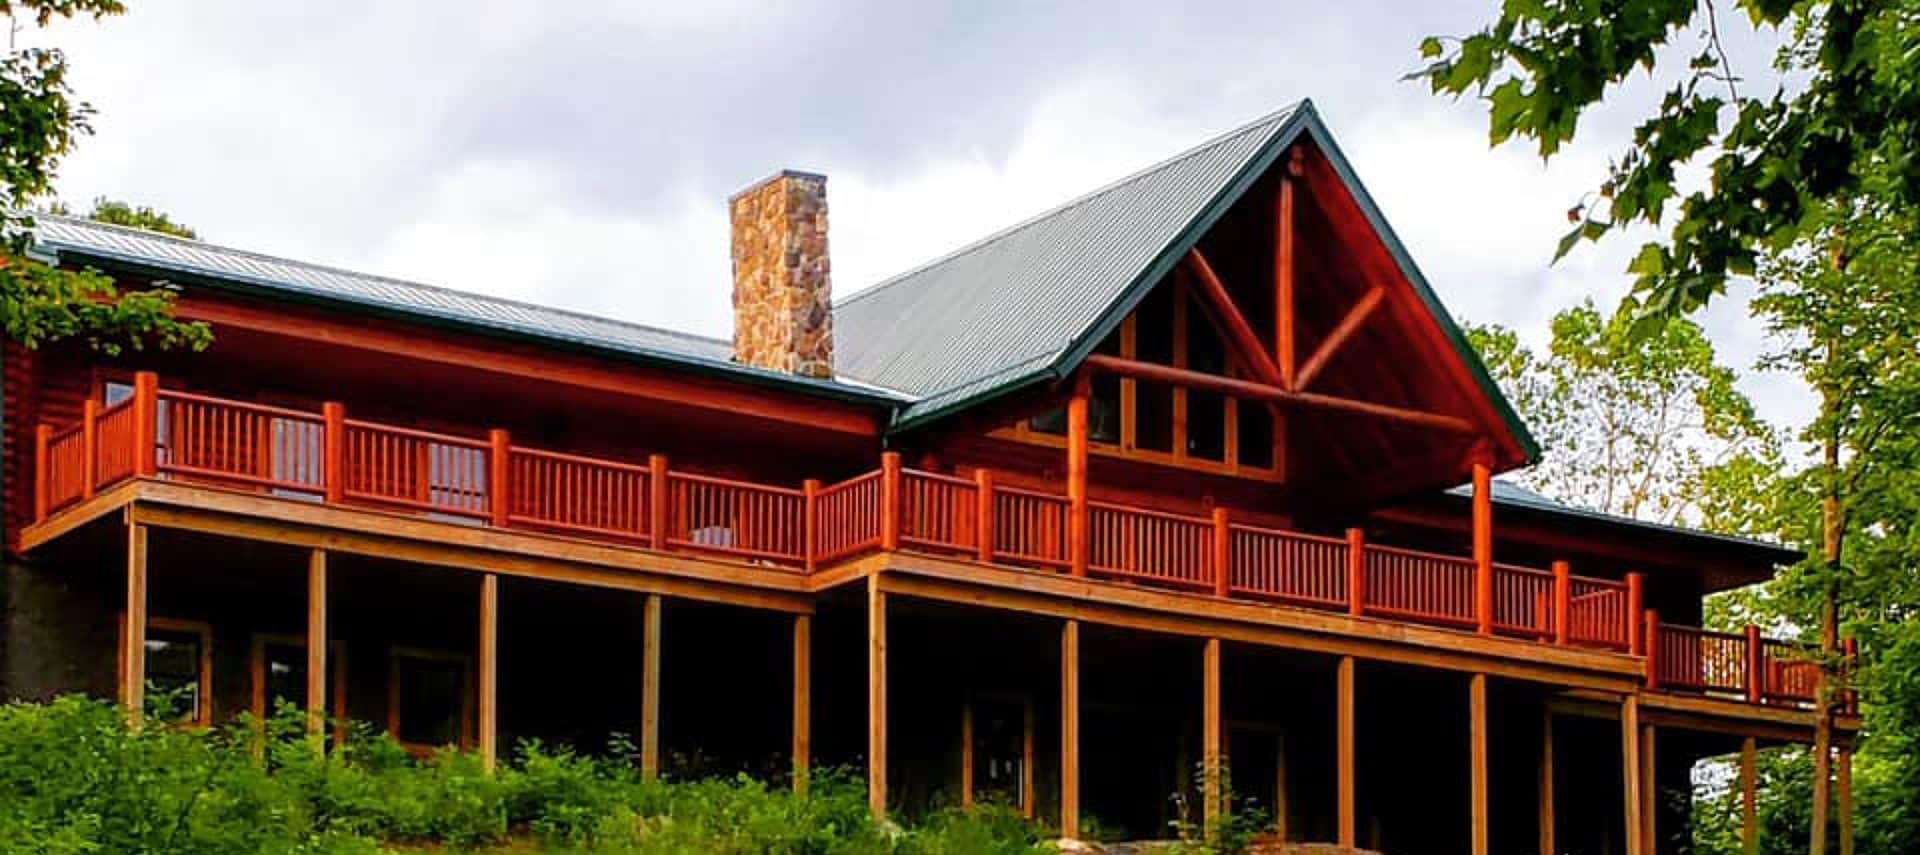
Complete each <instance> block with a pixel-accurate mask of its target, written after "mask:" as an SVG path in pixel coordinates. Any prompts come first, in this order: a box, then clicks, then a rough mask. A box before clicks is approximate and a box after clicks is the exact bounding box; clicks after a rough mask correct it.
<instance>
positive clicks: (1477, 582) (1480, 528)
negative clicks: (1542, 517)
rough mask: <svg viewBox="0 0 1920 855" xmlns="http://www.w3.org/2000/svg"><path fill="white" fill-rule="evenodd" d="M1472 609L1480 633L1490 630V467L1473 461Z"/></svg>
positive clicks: (1491, 629) (1491, 601)
mask: <svg viewBox="0 0 1920 855" xmlns="http://www.w3.org/2000/svg"><path fill="white" fill-rule="evenodd" d="M1473 612H1474V617H1475V619H1476V621H1477V629H1478V630H1479V632H1480V634H1481V635H1492V634H1493V470H1492V469H1490V468H1488V467H1487V464H1486V463H1485V462H1483V461H1482V460H1480V459H1476V460H1475V461H1474V463H1473Z"/></svg>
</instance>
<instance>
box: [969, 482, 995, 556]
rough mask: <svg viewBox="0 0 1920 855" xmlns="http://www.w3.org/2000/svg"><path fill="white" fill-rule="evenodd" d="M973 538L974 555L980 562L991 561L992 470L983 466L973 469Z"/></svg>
mask: <svg viewBox="0 0 1920 855" xmlns="http://www.w3.org/2000/svg"><path fill="white" fill-rule="evenodd" d="M973 491H974V492H973V497H974V505H973V540H974V547H975V550H974V551H975V556H976V557H977V558H979V559H980V563H982V564H992V563H993V538H994V536H995V532H994V530H993V470H991V469H988V468H986V467H984V466H982V467H980V468H979V469H975V470H973Z"/></svg>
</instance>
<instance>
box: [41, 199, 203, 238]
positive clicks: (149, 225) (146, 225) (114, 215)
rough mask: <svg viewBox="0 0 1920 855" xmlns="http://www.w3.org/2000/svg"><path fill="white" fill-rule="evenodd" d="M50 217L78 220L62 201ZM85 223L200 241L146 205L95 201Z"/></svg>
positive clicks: (51, 208) (195, 234)
mask: <svg viewBox="0 0 1920 855" xmlns="http://www.w3.org/2000/svg"><path fill="white" fill-rule="evenodd" d="M47 213H49V214H58V215H60V216H62V217H73V216H79V215H78V214H75V213H74V211H73V209H72V208H71V207H68V205H67V203H65V202H59V201H56V202H54V203H53V204H51V205H48V206H47ZM86 219H89V220H92V221H94V222H96V223H108V224H111V225H116V226H126V227H127V228H130V229H145V230H147V231H150V232H159V233H160V234H163V235H173V236H174V237H178V238H186V239H188V240H198V239H199V238H200V234H199V233H198V232H196V231H194V230H193V229H192V228H191V227H189V226H187V225H185V224H183V223H176V222H174V221H173V218H172V217H169V216H167V215H166V213H165V212H162V211H157V210H155V209H153V208H150V207H147V206H146V205H139V206H135V205H133V204H131V203H128V202H122V201H120V200H118V199H109V198H107V197H105V196H98V197H95V198H94V200H93V209H92V210H89V211H87V213H86Z"/></svg>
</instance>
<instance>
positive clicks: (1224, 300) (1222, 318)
mask: <svg viewBox="0 0 1920 855" xmlns="http://www.w3.org/2000/svg"><path fill="white" fill-rule="evenodd" d="M1186 265H1187V270H1188V271H1189V272H1190V273H1192V274H1193V280H1194V282H1195V283H1197V286H1198V287H1196V288H1194V293H1195V294H1196V295H1197V296H1198V297H1199V299H1200V305H1201V307H1202V308H1204V309H1205V310H1206V312H1207V314H1208V316H1209V317H1211V318H1212V319H1213V325H1214V326H1215V327H1217V328H1218V329H1219V330H1220V335H1221V337H1222V338H1224V339H1226V342H1227V345H1228V350H1229V351H1230V352H1231V353H1232V355H1233V356H1234V358H1235V359H1237V360H1239V362H1240V363H1241V364H1242V365H1243V366H1245V367H1246V369H1247V371H1248V373H1250V374H1252V375H1253V376H1255V377H1258V378H1260V380H1261V382H1263V383H1266V384H1267V385H1269V386H1279V387H1282V388H1288V389H1290V388H1293V382H1292V381H1291V380H1290V379H1287V373H1288V372H1290V371H1291V370H1292V367H1291V365H1290V364H1289V365H1288V367H1287V368H1278V367H1276V366H1275V365H1274V361H1273V360H1271V359H1268V358H1267V350H1266V347H1265V346H1263V345H1261V344H1260V337H1259V336H1258V335H1256V334H1255V333H1254V331H1253V326H1252V325H1251V324H1249V323H1247V317H1246V316H1245V315H1243V314H1241V313H1240V309H1239V307H1237V306H1235V305H1234V304H1233V296H1232V295H1230V294H1228V293H1227V288H1226V286H1225V285H1223V284H1221V283H1220V277H1219V276H1218V275H1216V274H1215V273H1214V272H1213V265H1211V264H1208V263H1207V257H1206V255H1204V254H1202V253H1201V252H1200V248H1199V247H1194V248H1193V249H1190V250H1187V258H1186ZM1281 360H1282V361H1283V362H1286V363H1291V361H1292V358H1291V356H1290V355H1288V354H1286V353H1284V352H1283V353H1282V354H1281Z"/></svg>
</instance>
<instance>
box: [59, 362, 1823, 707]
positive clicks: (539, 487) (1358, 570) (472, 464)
mask: <svg viewBox="0 0 1920 855" xmlns="http://www.w3.org/2000/svg"><path fill="white" fill-rule="evenodd" d="M134 385H135V392H134V396H133V397H132V398H130V399H128V400H125V401H122V402H120V403H117V404H114V405H113V406H110V407H102V406H100V404H99V403H98V402H97V401H92V400H89V401H86V402H84V406H83V408H82V414H81V420H80V422H79V423H77V424H72V425H68V426H63V427H60V428H58V429H55V428H53V427H51V426H49V425H46V424H41V425H38V426H36V428H35V433H34V464H35V465H34V514H35V519H36V521H39V520H45V519H46V518H47V517H48V515H49V514H51V513H53V512H55V511H59V510H63V509H65V508H67V507H70V506H72V505H74V504H76V503H79V502H81V501H83V500H84V499H86V498H87V497H89V496H92V495H93V494H94V493H95V492H97V491H98V490H101V489H105V488H107V487H110V486H112V485H114V484H116V483H118V482H121V481H124V480H127V479H129V478H135V477H155V478H167V479H180V480H192V481H204V482H210V483H216V484H222V485H225V486H229V487H233V488H236V489H241V490H250V491H259V492H269V493H272V494H275V495H292V496H300V497H306V498H310V499H317V500H319V501H323V502H327V503H345V504H351V505H360V506H373V507H378V508H382V509H387V510H399V511H410V512H419V513H427V514H433V515H439V516H444V517H448V518H453V519H459V520H463V521H467V522H469V523H471V524H475V525H483V526H495V527H505V528H511V529H524V530H529V531H535V532H543V533H549V534H559V535H567V536H574V537H582V538H589V539H599V540H608V541H613V542H617V543H621V544H624V545H630V546H644V547H650V548H654V549H660V550H687V551H695V552H702V553H710V554H718V555H724V556H730V557H733V558H736V559H741V560H745V561H748V562H750V563H754V564H759V565H763V566H767V565H770V566H772V567H776V568H781V569H784V570H787V571H793V572H812V571H813V570H815V569H816V568H817V567H819V566H822V565H825V564H828V563H830V562H838V561H844V560H848V559H852V558H857V557H859V556H862V555H865V554H868V553H871V552H875V551H881V550H883V549H888V548H897V549H911V550H917V551H922V552H936V553H945V554H949V555H953V556H959V557H965V558H970V559H972V560H977V561H980V562H985V563H994V564H1002V565H1011V566H1023V567H1028V568H1032V569H1035V570H1039V571H1043V572H1067V571H1068V570H1069V569H1070V568H1072V566H1073V561H1074V557H1073V556H1074V549H1075V547H1074V544H1073V534H1072V531H1073V526H1074V525H1075V523H1074V522H1073V520H1074V512H1073V508H1072V505H1073V500H1071V499H1069V497H1068V496H1066V495H1063V494H1060V493H1053V492H1047V491H1044V490H1037V489H1033V488H1030V487H1023V486H1013V485H1001V484H997V483H996V482H995V480H994V478H993V473H991V472H988V471H984V470H983V471H980V472H978V473H976V474H975V475H973V477H962V476H958V475H953V474H947V473H940V472H930V471H924V470H919V469H910V468H906V467H904V466H902V465H901V464H900V463H899V457H898V455H895V454H892V453H889V454H888V455H885V456H884V457H885V459H884V460H883V465H882V467H881V468H880V469H879V470H876V471H869V472H865V473H861V474H858V475H855V476H853V477H850V478H847V479H845V480H843V481H840V482H838V483H833V484H821V483H819V482H817V481H807V482H806V483H805V484H804V485H803V486H802V487H799V488H795V487H789V486H777V485H769V484H760V483H755V482H750V481H741V480H735V479H730V478H723V477H719V476H715V475H709V474H702V473H696V472H690V471H685V470H682V469H678V468H672V467H670V466H669V465H668V461H667V459H666V458H665V457H663V456H659V455H655V456H653V457H650V458H648V459H647V460H646V461H645V462H644V463H642V462H636V461H621V460H613V459H606V458H599V457H592V456H586V455H580V454H571V453H567V452H561V451H554V450H547V449H540V448H534V447H528V446H522V445H516V444H514V443H513V442H512V441H511V437H509V436H508V435H507V433H506V432H505V431H502V430H494V431H490V432H489V433H488V434H487V435H486V438H484V439H482V438H476V437H474V436H460V435H453V434H445V433H437V432H433V431H427V430H421V429H418V428H411V427H404V426H400V425H389V424H383V423H379V422H374V421H366V420H360V419H349V418H347V417H346V410H345V407H344V406H342V405H340V404H337V403H329V404H328V405H326V407H324V408H322V410H321V411H320V412H317V413H316V412H311V411H306V410H299V409H293V408H288V407H280V406H272V405H265V404H255V403H249V402H243V401H234V400H228V399H223V398H217V397H213V396H209V395H203V394H197V393H191V392H183V391H179V390H172V389H168V390H162V389H160V388H159V386H158V380H157V378H155V377H154V376H153V375H151V374H147V373H144V372H143V373H142V374H140V375H137V376H136V381H135V384H134ZM1083 507H1084V508H1085V509H1086V511H1087V519H1086V523H1087V532H1086V533H1087V541H1086V547H1087V552H1086V554H1085V556H1086V564H1087V569H1088V572H1090V573H1091V574H1092V575H1095V576H1100V577H1104V578H1107V579H1113V580H1118V581H1122V582H1125V583H1129V584H1138V585H1144V586H1154V587H1162V588H1168V589H1173V590H1184V591H1191V592H1198V593H1211V594H1213V595H1215V596H1220V597H1228V598H1236V599H1247V600H1255V601H1263V602H1271V603H1279V604H1285V605H1290V606H1297V607H1305V608H1314V609H1321V610H1328V611H1343V612H1346V613H1348V614H1351V615H1355V616H1365V617H1375V618H1388V619H1394V620H1401V621H1407V622H1412V623H1420V624H1427V625H1433V626H1440V627H1449V628H1455V629H1463V630H1467V629H1474V628H1475V627H1476V626H1480V627H1484V626H1485V625H1486V624H1484V623H1482V622H1481V620H1482V618H1483V617H1485V616H1486V615H1485V613H1484V612H1483V611H1481V609H1482V608H1484V606H1483V605H1482V604H1481V603H1478V602H1476V587H1477V585H1478V584H1479V582H1480V581H1481V580H1482V579H1484V577H1479V578H1476V576H1477V574H1478V572H1479V568H1478V566H1477V565H1476V563H1475V561H1474V560H1473V559H1471V558H1467V557H1464V556H1457V555H1443V554H1438V553H1432V552H1424V551H1420V550H1414V549H1408V548H1405V547H1399V546H1389V545H1383V544H1376V543H1369V542H1367V539H1366V537H1365V533H1364V532H1363V531H1361V530H1358V529H1354V530H1350V531H1348V533H1347V536H1346V538H1344V539H1343V538H1338V537H1328V536H1325V535H1319V534H1311V533H1305V532H1298V531H1290V530H1287V529H1280V528H1269V527H1264V526H1259V525H1254V524H1249V523H1247V522H1244V521H1241V520H1236V519H1233V518H1232V514H1231V513H1230V512H1229V511H1228V510H1226V509H1215V510H1214V512H1213V514H1212V516H1211V517H1206V516H1198V515H1193V514H1183V513H1176V512H1171V511H1166V510H1161V509H1156V508H1143V507H1134V506H1130V505H1126V504H1122V503H1118V502H1111V501H1093V500H1089V501H1086V502H1085V503H1084V505H1083ZM1491 581H1492V586H1493V591H1492V593H1493V602H1492V606H1491V607H1492V614H1491V616H1490V617H1491V621H1490V623H1491V626H1492V631H1493V632H1495V633H1497V634H1500V635H1504V636H1509V637H1515V638H1522V639H1528V640H1533V641H1537V642H1542V643H1554V644H1561V645H1569V646H1580V647H1592V648H1599V649H1605V650H1612V651H1618V652H1629V651H1630V652H1632V653H1634V654H1635V655H1638V654H1640V653H1641V652H1642V651H1644V652H1645V654H1646V670H1647V684H1648V686H1649V688H1653V689H1659V690H1666V691H1679V692H1695V693H1703V694H1709V695H1714V696H1720V697H1729V698H1740V699H1744V700H1746V701H1748V702H1751V703H1766V704H1787V705H1797V706H1805V705H1809V704H1812V703H1814V702H1816V700H1817V697H1818V695H1819V691H1820V685H1821V682H1822V681H1823V680H1825V679H1826V675H1825V673H1824V670H1823V669H1824V666H1823V665H1822V664H1821V663H1820V662H1819V661H1818V660H1816V659H1814V658H1811V657H1809V656H1808V655H1807V654H1806V653H1805V652H1804V648H1803V647H1802V646H1801V645H1796V644H1794V643H1792V642H1787V641H1781V640H1777V639H1765V638H1762V637H1761V636H1760V635H1759V633H1758V630H1757V629H1752V628H1749V630H1748V631H1747V633H1746V634H1745V635H1740V634H1736V633H1725V632H1714V631H1710V630H1704V629H1700V628H1695V627H1686V626H1680V625H1676V624H1670V623H1663V622H1661V621H1660V620H1659V619H1658V616H1657V615H1656V614H1652V613H1645V614H1642V613H1641V612H1640V609H1639V605H1640V602H1641V600H1642V597H1643V594H1642V591H1641V581H1640V577H1639V576H1638V574H1628V579H1627V580H1626V581H1620V580H1614V579H1601V578H1593V577H1587V576H1576V575H1573V574H1572V573H1571V572H1570V571H1569V569H1568V567H1567V565H1566V564H1565V562H1556V563H1555V564H1554V566H1553V569H1552V570H1551V571H1547V570H1541V569H1538V568H1534V567H1525V566H1518V565H1512V564H1493V565H1492V579H1491ZM1643 618H1644V619H1643ZM1483 631H1484V630H1483ZM1849 655H1851V653H1849ZM1842 703H1843V704H1850V703H1851V700H1850V699H1848V700H1843V701H1842Z"/></svg>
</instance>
